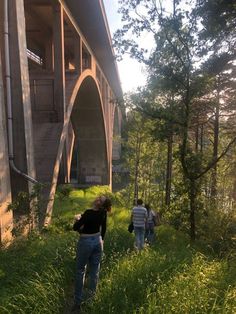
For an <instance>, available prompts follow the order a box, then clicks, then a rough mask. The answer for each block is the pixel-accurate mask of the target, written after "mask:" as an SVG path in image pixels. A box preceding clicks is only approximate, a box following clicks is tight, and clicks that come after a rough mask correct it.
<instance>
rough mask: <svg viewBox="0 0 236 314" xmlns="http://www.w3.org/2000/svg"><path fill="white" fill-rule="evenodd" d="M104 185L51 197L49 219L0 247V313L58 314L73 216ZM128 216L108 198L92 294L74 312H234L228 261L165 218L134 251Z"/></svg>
mask: <svg viewBox="0 0 236 314" xmlns="http://www.w3.org/2000/svg"><path fill="white" fill-rule="evenodd" d="M105 191H106V187H105V188H102V189H101V191H100V192H99V189H98V187H95V188H93V189H91V190H90V189H88V191H86V193H84V191H81V190H75V191H71V192H70V195H69V197H61V196H60V197H57V199H56V201H55V212H54V217H53V223H52V225H50V226H49V227H48V228H47V229H45V230H44V232H43V233H42V234H41V235H38V234H32V236H31V237H30V238H29V239H25V240H21V241H16V242H15V243H14V244H13V245H12V246H11V247H10V248H9V249H8V250H5V251H0V260H1V267H0V313H3V314H5V313H8V314H9V313H10V314H13V313H17V314H18V313H24V314H28V313H29V314H31V313H45V314H50V313H55V314H59V313H63V310H62V309H63V307H64V303H65V302H66V299H67V298H68V293H69V294H70V295H71V293H72V291H71V289H72V288H73V286H74V274H75V260H74V258H75V247H76V242H77V239H78V234H77V233H75V232H73V231H72V225H73V221H74V215H75V214H76V213H78V212H83V211H84V210H85V209H86V208H89V206H90V205H91V202H92V201H93V199H94V196H95V195H98V194H102V193H105ZM107 193H108V192H107ZM129 218H130V211H129V210H127V209H126V208H121V207H119V206H116V204H115V203H114V204H113V208H112V212H111V213H109V215H108V228H107V234H106V238H105V242H104V256H103V260H102V264H101V273H100V281H99V286H98V291H97V295H96V297H95V299H94V301H93V302H90V303H89V304H86V305H84V306H83V307H82V313H84V314H85V313H86V314H95V313H96V314H99V313H101V314H104V313H106V314H116V313H117V314H134V313H142V314H156V313H165V314H169V313H181V314H182V313H184V314H185V313H186V314H189V313H199V314H203V313H224V314H233V313H236V287H235V285H236V266H235V264H236V263H234V261H228V260H226V259H225V260H223V259H222V260H220V259H217V258H213V257H212V256H211V255H210V254H208V253H202V252H200V249H199V247H198V246H197V244H195V245H194V246H193V245H191V244H190V241H189V239H188V237H187V236H186V235H184V234H183V233H181V232H177V231H175V230H174V229H172V228H171V227H169V226H165V225H162V226H160V227H158V228H157V229H156V234H157V237H156V241H155V243H154V245H153V246H152V247H146V248H145V250H143V251H142V252H136V251H135V250H134V248H133V245H134V235H133V234H130V233H129V232H128V231H127V227H128V222H129Z"/></svg>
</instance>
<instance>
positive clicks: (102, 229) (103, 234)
mask: <svg viewBox="0 0 236 314" xmlns="http://www.w3.org/2000/svg"><path fill="white" fill-rule="evenodd" d="M101 227H102V228H101V236H102V239H103V240H104V238H105V234H106V231H107V212H105V213H104V217H103V221H102V226H101Z"/></svg>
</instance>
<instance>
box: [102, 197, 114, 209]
mask: <svg viewBox="0 0 236 314" xmlns="http://www.w3.org/2000/svg"><path fill="white" fill-rule="evenodd" d="M111 206H112V203H111V200H110V199H109V198H106V199H105V201H104V202H103V204H102V207H103V209H104V210H105V211H107V212H110V211H111Z"/></svg>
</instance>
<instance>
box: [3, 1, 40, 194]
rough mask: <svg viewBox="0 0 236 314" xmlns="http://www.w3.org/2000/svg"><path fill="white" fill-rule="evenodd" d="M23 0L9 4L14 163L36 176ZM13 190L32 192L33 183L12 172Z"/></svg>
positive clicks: (15, 191) (16, 191)
mask: <svg viewBox="0 0 236 314" xmlns="http://www.w3.org/2000/svg"><path fill="white" fill-rule="evenodd" d="M25 29H26V28H25V13H24V1H23V0H10V1H9V31H10V47H9V48H10V64H11V87H12V88H11V95H12V111H13V143H14V162H15V165H16V167H18V169H20V170H21V171H24V172H25V173H28V174H29V175H30V176H32V177H35V165H34V145H33V128H32V114H31V100H30V83H29V71H28V60H27V45H26V33H25ZM11 179H12V180H11V182H12V191H13V192H14V194H16V193H18V192H19V191H22V190H25V191H29V190H30V189H31V184H30V183H29V182H28V181H26V179H25V178H23V177H22V176H20V175H19V174H16V173H15V172H14V171H11Z"/></svg>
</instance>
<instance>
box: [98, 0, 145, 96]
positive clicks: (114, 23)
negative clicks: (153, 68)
mask: <svg viewBox="0 0 236 314" xmlns="http://www.w3.org/2000/svg"><path fill="white" fill-rule="evenodd" d="M103 2H104V5H105V9H106V15H107V19H108V23H109V27H110V31H111V35H113V33H114V32H115V31H116V30H117V29H118V28H120V27H121V19H120V15H119V14H118V13H117V10H118V0H103ZM117 64H118V69H119V74H120V80H121V84H122V89H123V92H128V91H132V90H134V89H136V88H137V87H138V86H141V85H144V83H145V74H144V73H143V72H144V71H143V69H142V65H141V64H140V63H138V62H137V61H136V60H134V59H130V58H129V57H128V56H127V55H126V56H124V60H123V61H120V62H117Z"/></svg>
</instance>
